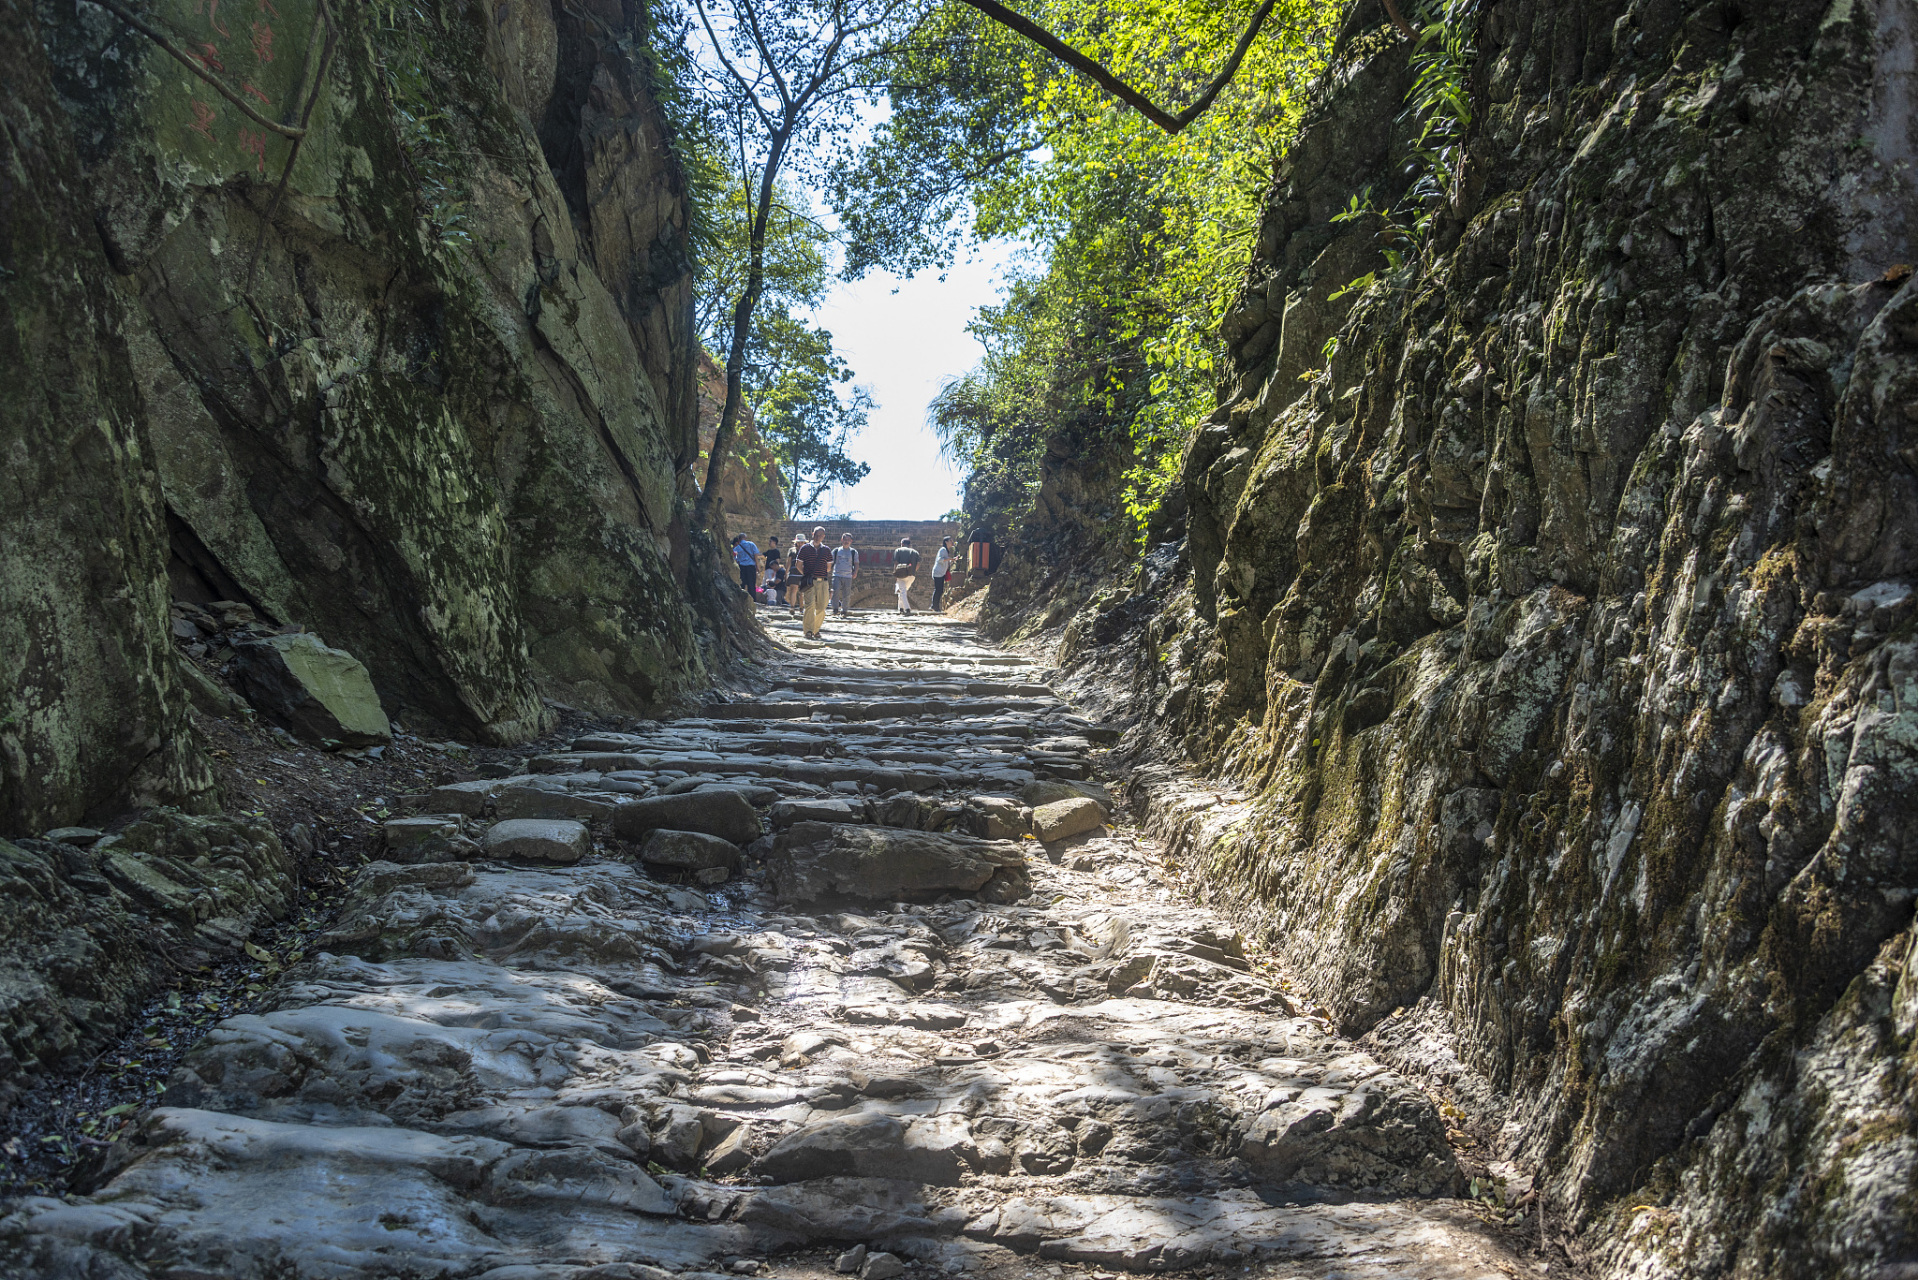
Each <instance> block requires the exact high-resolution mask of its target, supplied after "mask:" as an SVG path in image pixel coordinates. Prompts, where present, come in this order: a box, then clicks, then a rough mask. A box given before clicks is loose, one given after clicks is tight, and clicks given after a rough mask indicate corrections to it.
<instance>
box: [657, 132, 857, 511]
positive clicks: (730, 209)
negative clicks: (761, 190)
mask: <svg viewBox="0 0 1918 1280" xmlns="http://www.w3.org/2000/svg"><path fill="white" fill-rule="evenodd" d="M715 165H716V166H717V162H715ZM708 203H709V206H710V207H709V208H708V209H707V211H706V216H705V234H704V238H703V242H702V245H701V249H702V253H701V260H700V277H699V290H698V294H697V296H696V298H695V302H694V316H695V320H696V322H697V324H698V326H699V335H700V340H701V341H702V342H704V343H705V344H706V347H707V349H708V350H721V351H723V350H726V349H727V345H728V343H729V342H730V340H731V336H732V326H733V319H734V317H733V308H734V304H735V303H736V302H737V300H738V299H739V297H740V296H741V294H742V293H743V292H744V291H745V288H746V284H747V276H748V272H749V270H750V255H751V232H752V222H753V212H754V209H753V201H752V195H751V193H750V191H749V190H748V189H747V188H745V187H743V186H741V185H738V184H737V183H732V184H728V185H727V186H726V187H725V188H723V189H722V190H721V191H719V192H716V193H714V194H713V195H712V196H711V197H709V199H708ZM831 250H832V246H831V237H830V236H829V234H828V233H827V231H826V229H825V227H823V226H822V225H821V224H820V223H819V221H818V219H816V218H815V217H813V216H812V213H811V212H810V210H809V209H808V207H807V201H806V199H805V196H804V195H803V194H802V193H800V192H798V191H796V190H794V189H793V188H792V186H791V185H790V184H788V183H778V184H775V187H774V194H773V200H772V203H771V205H770V207H769V214H768V217H767V219H766V224H765V252H764V267H763V273H762V274H763V283H762V295H761V300H760V304H759V306H758V307H757V309H756V310H755V311H754V314H753V318H752V325H751V330H750V333H749V335H748V339H747V343H746V348H745V354H744V361H743V364H742V365H741V370H740V377H741V384H740V390H741V396H742V403H743V404H744V406H745V408H746V409H747V410H748V411H750V412H751V413H752V415H753V421H754V424H755V425H756V427H757V428H758V431H759V436H760V439H761V440H763V441H764V442H765V444H766V446H767V448H768V449H769V450H770V451H771V453H772V457H773V460H774V461H775V462H777V463H778V465H779V470H780V474H781V478H782V481H783V485H784V489H785V495H786V509H787V510H788V511H789V512H791V513H792V514H793V515H795V516H803V515H810V514H812V513H813V512H814V511H816V510H817V509H818V506H819V503H820V500H821V499H822V498H823V497H824V496H825V493H826V491H827V490H828V489H830V488H832V487H833V486H835V485H849V484H857V483H858V482H859V481H860V480H861V479H863V478H864V477H865V475H866V473H867V471H868V470H870V468H869V467H868V466H867V465H866V464H865V463H863V462H856V461H854V460H853V458H852V456H851V455H850V454H848V453H847V452H846V447H847V444H848V442H850V441H851V439H852V437H853V436H855V435H856V434H858V432H859V431H860V429H861V428H863V427H864V426H865V425H866V419H867V416H868V415H869V413H870V412H871V410H872V407H873V401H872V396H871V394H870V393H869V392H867V391H866V390H865V389H864V388H856V387H853V386H852V385H851V383H852V378H853V372H852V369H851V368H850V367H849V366H848V365H847V364H846V361H845V360H844V359H843V358H842V357H841V356H840V355H839V354H838V353H837V352H836V351H835V350H834V349H833V343H832V334H830V333H828V332H827V331H826V330H824V329H822V328H819V327H818V326H817V325H813V324H809V323H807V322H806V321H805V320H802V319H801V318H799V316H797V315H796V314H795V312H796V311H801V310H804V309H807V308H810V307H814V306H817V305H818V304H819V303H820V302H821V301H822V300H824V298H825V296H826V290H827V288H828V287H829V286H830V284H831V282H832V276H833V267H832V253H831Z"/></svg>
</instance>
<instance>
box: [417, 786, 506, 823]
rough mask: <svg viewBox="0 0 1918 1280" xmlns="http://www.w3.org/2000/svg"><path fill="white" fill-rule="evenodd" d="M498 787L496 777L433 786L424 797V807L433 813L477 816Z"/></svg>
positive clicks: (483, 810) (482, 811) (484, 808)
mask: <svg viewBox="0 0 1918 1280" xmlns="http://www.w3.org/2000/svg"><path fill="white" fill-rule="evenodd" d="M499 789H500V784H499V780H498V779H497V778H493V779H482V780H480V781H478V782H449V783H447V784H446V785H445V786H443V787H435V788H433V790H432V791H431V792H430V793H429V794H428V795H427V797H426V808H427V809H428V810H429V811H430V812H433V813H458V814H464V815H465V816H466V817H469V818H477V817H479V816H480V815H482V814H484V813H485V812H486V806H487V804H488V803H489V802H490V801H491V800H492V798H493V796H494V795H495V794H497V793H498V791H499Z"/></svg>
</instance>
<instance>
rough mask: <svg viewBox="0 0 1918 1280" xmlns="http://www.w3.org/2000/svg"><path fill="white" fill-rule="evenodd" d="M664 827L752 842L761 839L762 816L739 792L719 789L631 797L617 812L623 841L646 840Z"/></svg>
mask: <svg viewBox="0 0 1918 1280" xmlns="http://www.w3.org/2000/svg"><path fill="white" fill-rule="evenodd" d="M661 828H664V829H666V830H669V831H698V832H702V833H703V834H705V835H709V836H718V837H719V838H720V839H722V840H729V841H731V842H732V843H733V844H751V843H752V842H753V841H754V840H756V839H758V838H759V815H758V814H756V813H754V812H753V807H752V805H751V804H749V803H748V802H747V800H746V797H744V796H742V795H740V794H739V792H737V791H731V790H719V789H715V790H712V791H694V792H689V793H688V794H686V795H678V796H647V797H646V798H644V799H642V800H629V801H627V802H626V803H624V804H622V805H620V806H619V808H618V810H617V811H616V812H615V813H614V814H613V831H614V833H615V834H616V835H618V836H619V838H620V839H622V840H643V839H644V838H645V837H646V835H647V834H648V833H649V832H653V831H658V830H660V829H661Z"/></svg>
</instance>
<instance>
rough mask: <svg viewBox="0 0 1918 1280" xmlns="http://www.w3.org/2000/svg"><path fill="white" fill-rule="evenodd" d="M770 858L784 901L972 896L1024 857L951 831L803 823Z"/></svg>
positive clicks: (1013, 847) (782, 837)
mask: <svg viewBox="0 0 1918 1280" xmlns="http://www.w3.org/2000/svg"><path fill="white" fill-rule="evenodd" d="M767 861H768V865H769V867H770V869H771V871H772V879H773V887H774V888H775V890H777V892H778V894H779V898H780V900H781V901H782V902H811V901H813V900H815V899H817V898H821V897H826V896H828V895H836V894H844V895H850V896H853V897H859V898H872V899H878V900H881V901H897V900H899V899H901V898H911V897H917V896H923V895H927V894H936V893H944V892H949V891H956V892H960V893H976V892H978V891H979V889H980V888H981V887H983V886H984V885H985V883H986V882H987V881H988V880H990V879H992V877H993V875H994V874H995V873H997V872H999V871H1000V870H1001V869H1013V868H1017V869H1020V870H1023V868H1024V867H1025V853H1024V851H1023V850H1021V849H1020V848H1019V846H1018V845H1017V844H1014V843H1012V842H1011V841H1007V840H981V839H979V838H978V837H976V836H965V835H957V834H954V833H951V832H931V831H899V830H894V829H892V828H890V827H869V826H861V825H856V824H851V823H824V822H800V823H795V824H794V825H793V826H791V827H788V828H787V829H786V830H785V831H782V832H780V833H779V836H778V838H777V839H776V840H775V841H774V842H773V849H772V855H771V857H770V858H769V859H768V860H767Z"/></svg>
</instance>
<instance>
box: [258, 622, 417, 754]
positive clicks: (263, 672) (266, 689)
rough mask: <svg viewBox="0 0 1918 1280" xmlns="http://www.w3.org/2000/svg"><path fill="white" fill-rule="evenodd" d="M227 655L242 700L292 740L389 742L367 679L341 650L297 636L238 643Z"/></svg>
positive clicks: (389, 731) (382, 713)
mask: <svg viewBox="0 0 1918 1280" xmlns="http://www.w3.org/2000/svg"><path fill="white" fill-rule="evenodd" d="M233 654H234V668H235V675H236V676H237V677H238V681H239V685H240V688H241V690H242V692H244V693H245V694H246V699H247V701H248V702H250V703H252V704H253V706H254V708H255V709H257V710H258V711H259V712H260V713H261V714H262V715H264V716H266V717H267V718H268V719H269V720H272V721H273V722H274V723H276V724H278V725H280V726H281V727H283V728H285V729H286V730H287V731H288V732H290V733H292V734H294V735H295V736H296V737H300V738H303V739H305V740H306V741H308V742H318V743H322V744H337V745H339V746H343V747H370V746H377V745H382V744H385V743H388V742H391V741H392V740H393V726H392V724H391V722H389V721H388V720H387V718H386V711H385V710H384V709H383V708H382V707H381V706H380V696H379V694H377V693H375V692H374V691H373V680H372V677H370V676H369V675H367V673H366V668H365V667H364V666H362V665H361V663H360V660H359V659H358V658H355V657H354V656H353V655H352V654H350V653H348V652H347V651H346V650H344V649H333V648H329V647H328V646H327V645H326V644H324V643H323V642H322V641H321V640H320V638H319V637H318V636H316V635H313V634H312V633H311V632H299V633H297V634H294V635H290V636H263V637H260V638H258V639H253V640H243V641H241V642H240V643H238V644H236V645H234V646H233Z"/></svg>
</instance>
